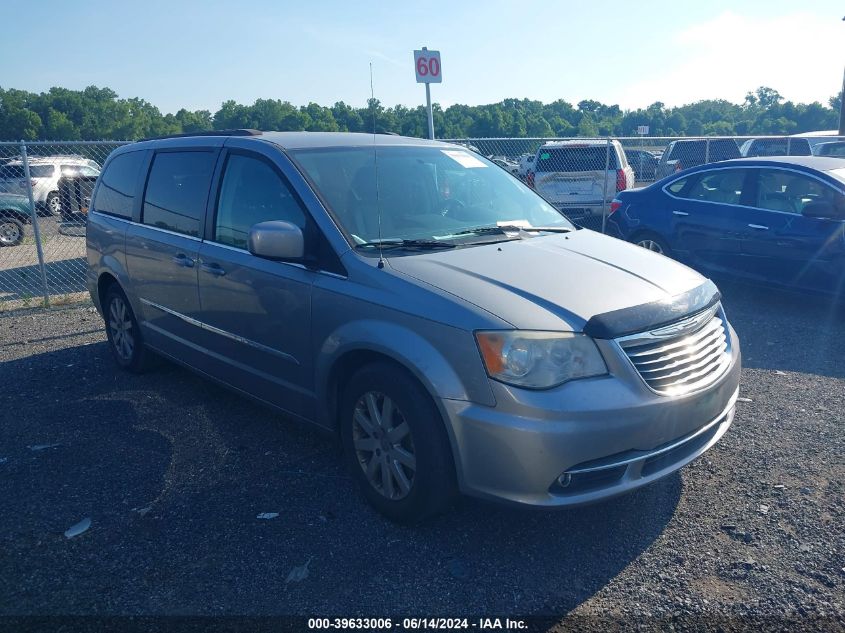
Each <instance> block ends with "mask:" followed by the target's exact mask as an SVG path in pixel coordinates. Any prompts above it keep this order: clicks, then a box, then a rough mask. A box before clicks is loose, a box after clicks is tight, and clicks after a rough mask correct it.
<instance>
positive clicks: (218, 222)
mask: <svg viewBox="0 0 845 633" xmlns="http://www.w3.org/2000/svg"><path fill="white" fill-rule="evenodd" d="M267 220H284V221H286V222H291V223H293V224H295V225H296V226H298V227H299V228H301V229H304V228H305V212H304V211H303V210H302V207H301V206H300V204H299V200H298V199H297V197H296V196H295V195H294V193H293V191H292V190H291V189H290V187H289V185H288V184H287V182H285V181H284V180H283V179H282V178H280V177H279V175H278V174H277V173H276V171H275V170H274V169H273V168H272V167H271V166H270V165H269V164H268V163H265V162H264V161H263V160H260V159H258V158H250V157H249V156H242V155H239V154H231V155H230V156H229V158H228V159H227V160H226V170H225V172H224V173H223V182H222V184H221V185H220V200H219V202H218V203H217V217H216V219H215V222H214V239H215V240H216V241H217V242H220V243H221V244H228V245H230V246H236V247H238V248H246V247H247V238H248V237H249V229H250V228H251V227H252V225H253V224H258V223H259V222H265V221H267Z"/></svg>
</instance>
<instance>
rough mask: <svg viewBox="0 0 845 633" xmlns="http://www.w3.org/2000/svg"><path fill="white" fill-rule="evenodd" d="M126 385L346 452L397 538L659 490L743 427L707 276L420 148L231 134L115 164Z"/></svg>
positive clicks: (450, 148) (107, 177) (115, 309)
mask: <svg viewBox="0 0 845 633" xmlns="http://www.w3.org/2000/svg"><path fill="white" fill-rule="evenodd" d="M87 246H88V285H89V289H90V292H91V297H92V298H93V300H94V303H95V305H96V306H97V308H98V309H99V310H100V312H101V313H102V314H103V316H104V319H105V323H106V328H107V334H108V340H109V344H110V348H111V350H112V352H113V355H114V358H115V359H116V361H117V363H118V364H119V365H120V366H122V367H124V368H126V369H128V370H130V371H141V370H142V369H144V368H145V367H147V365H148V362H149V360H150V357H151V353H155V354H157V355H161V356H165V357H167V358H170V359H172V360H174V361H176V362H178V363H181V364H183V365H186V366H187V367H190V368H191V369H193V370H194V371H197V372H199V373H201V374H203V375H205V376H207V377H209V378H212V379H214V380H216V381H217V382H219V383H220V384H222V385H225V386H226V387H229V388H231V389H234V390H236V391H239V392H241V393H243V394H246V395H249V396H251V397H252V398H255V399H257V400H259V401H261V402H264V403H266V404H268V405H270V406H271V407H275V408H276V409H279V410H283V411H285V412H286V413H288V414H291V415H293V416H295V417H298V418H301V419H302V420H305V421H308V422H311V423H314V424H316V425H318V426H320V427H323V428H326V429H330V430H332V431H335V432H336V433H338V434H339V437H340V438H341V440H342V443H343V446H344V449H345V456H346V459H347V460H348V463H349V467H350V468H351V472H352V473H354V477H355V478H356V479H357V480H358V482H359V483H360V485H361V488H362V490H363V491H364V494H365V495H366V497H367V498H368V499H369V500H370V502H371V503H372V504H373V505H375V506H376V507H377V508H378V509H379V510H380V511H381V512H383V513H384V514H386V515H387V516H389V517H391V518H393V519H395V520H401V521H414V520H418V519H420V518H422V517H424V516H427V515H430V514H432V513H435V512H438V511H440V510H443V509H444V508H446V507H447V506H448V504H449V503H450V501H451V500H452V499H453V497H454V493H456V492H457V491H461V492H463V493H466V494H470V495H475V496H479V497H484V498H488V499H497V500H506V501H510V502H514V503H518V504H527V505H533V506H547V507H557V506H568V505H573V504H581V503H586V502H592V501H596V500H600V499H604V498H607V497H610V496H613V495H616V494H619V493H623V492H627V491H630V490H633V489H635V488H638V487H640V486H642V485H645V484H648V483H650V482H652V481H655V480H656V479H659V478H661V477H664V476H666V475H668V474H669V473H672V472H674V471H675V470H677V469H678V468H680V467H681V466H683V465H684V464H687V463H688V462H690V461H692V460H693V459H695V458H696V457H698V456H699V455H701V454H702V453H703V452H704V451H706V450H707V449H708V448H710V447H711V446H713V444H715V443H716V442H717V441H718V440H719V438H720V437H721V436H722V435H723V434H724V433H725V432H726V431H727V429H728V427H729V426H730V424H731V422H732V420H733V415H734V403H735V401H736V397H737V390H738V386H739V373H740V350H739V342H738V341H737V338H736V334H735V333H734V331H733V329H732V328H731V327H730V325H729V324H728V322H727V319H726V317H725V312H724V310H723V308H722V305H721V303H720V296H719V292H718V290H717V289H716V287H715V286H714V285H713V284H712V283H711V282H710V281H708V280H707V279H705V278H703V277H702V276H700V275H699V274H698V273H696V272H694V271H692V270H691V269H689V268H687V267H685V266H683V265H681V264H679V263H677V262H674V261H672V260H670V259H668V258H666V257H663V256H660V255H657V254H654V253H650V252H648V251H646V250H645V249H642V248H639V247H637V246H635V245H633V244H627V243H625V242H622V241H619V240H616V239H613V238H610V237H607V236H604V235H600V234H598V233H594V232H592V231H589V230H583V229H577V228H576V227H574V226H573V225H572V224H571V223H570V222H569V221H568V220H567V219H566V218H565V217H564V216H563V215H562V214H561V213H560V212H559V211H558V210H556V209H555V208H553V207H552V206H551V205H550V204H548V203H547V202H545V201H544V200H543V199H542V198H541V197H540V196H538V195H537V194H536V193H534V192H533V191H532V190H531V189H530V188H528V187H527V186H525V185H524V184H523V183H521V182H520V181H519V180H518V179H516V178H514V177H513V176H511V175H509V174H507V173H506V172H504V171H503V170H501V169H498V168H497V167H496V166H494V165H493V164H492V163H491V162H489V161H488V160H487V159H485V158H483V157H482V156H479V155H477V154H474V153H472V152H470V151H468V150H466V149H465V148H462V147H458V146H455V145H448V144H445V143H438V142H434V141H425V140H420V139H411V138H402V137H395V136H387V135H385V136H380V135H379V136H374V135H366V134H334V133H307V132H286V133H278V132H270V133H259V132H254V131H246V130H242V131H232V132H229V133H223V132H217V133H215V135H196V136H189V137H179V138H167V139H159V140H151V141H145V142H140V143H135V144H132V145H127V146H124V147H121V148H119V149H117V150H115V151H114V152H113V153H112V155H111V156H110V158H109V160H108V161H107V163H106V165H105V167H104V171H103V174H102V175H101V177H100V179H99V180H98V182H97V185H96V188H95V191H94V194H93V199H92V202H91V210H90V212H89V218H88V230H87Z"/></svg>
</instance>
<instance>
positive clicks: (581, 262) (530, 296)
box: [388, 230, 706, 332]
mask: <svg viewBox="0 0 845 633" xmlns="http://www.w3.org/2000/svg"><path fill="white" fill-rule="evenodd" d="M388 263H389V265H390V267H391V268H392V269H394V270H396V271H398V272H400V273H403V274H405V275H408V276H410V277H413V278H414V279H416V280H418V281H421V282H423V283H426V284H430V285H432V286H435V287H437V288H439V289H441V290H443V291H445V292H448V293H450V294H452V295H455V296H456V297H459V298H461V299H463V300H465V301H468V302H470V303H472V304H475V305H477V306H479V307H481V308H483V309H484V310H486V311H488V312H490V313H492V314H495V315H496V316H498V317H499V318H501V319H503V320H505V321H507V322H508V323H510V324H511V325H513V326H514V327H515V328H519V329H526V330H569V331H575V332H578V331H582V330H583V329H584V326H585V324H586V323H587V321H589V320H590V319H591V318H592V317H594V316H597V315H603V314H606V313H609V312H617V311H620V310H621V311H624V309H625V308H631V307H633V306H641V305H643V304H660V303H661V302H664V303H665V302H666V300H667V299H669V298H670V297H675V296H677V295H680V294H682V293H686V292H688V291H689V290H691V289H693V288H696V287H699V286H701V285H702V284H704V283H706V280H705V278H704V277H702V276H701V275H699V274H698V273H697V272H695V271H693V270H692V269H690V268H687V267H686V266H684V265H682V264H679V263H678V262H676V261H674V260H671V259H669V258H667V257H663V256H662V255H657V254H655V253H652V252H650V251H647V250H646V249H644V248H640V247H639V246H635V245H633V244H629V243H627V242H623V241H621V240H617V239H615V238H612V237H608V236H606V235H601V234H599V233H595V232H593V231H588V230H579V231H573V232H572V233H565V234H555V235H541V236H536V237H526V238H525V239H522V240H514V241H511V242H500V243H497V244H486V245H483V246H473V247H469V248H458V249H455V250H451V251H436V252H430V253H429V252H427V253H422V254H419V255H409V256H404V257H392V258H390V259H389V260H388Z"/></svg>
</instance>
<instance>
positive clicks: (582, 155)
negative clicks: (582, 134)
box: [536, 145, 619, 172]
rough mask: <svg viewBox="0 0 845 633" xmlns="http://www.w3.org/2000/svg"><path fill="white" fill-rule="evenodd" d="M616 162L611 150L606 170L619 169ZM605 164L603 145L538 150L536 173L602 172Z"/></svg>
mask: <svg viewBox="0 0 845 633" xmlns="http://www.w3.org/2000/svg"><path fill="white" fill-rule="evenodd" d="M616 160H617V159H616V151H615V150H614V149H613V148H611V150H610V164H609V166H608V169H619V165H617V162H616ZM607 163H608V151H607V147H606V146H605V145H596V146H588V147H583V146H581V147H578V146H576V145H572V146H568V147H567V146H563V147H547V148H541V149H540V152H539V154H538V156H537V166H536V171H538V172H545V171H576V172H577V171H604V167H605V165H606V164H607Z"/></svg>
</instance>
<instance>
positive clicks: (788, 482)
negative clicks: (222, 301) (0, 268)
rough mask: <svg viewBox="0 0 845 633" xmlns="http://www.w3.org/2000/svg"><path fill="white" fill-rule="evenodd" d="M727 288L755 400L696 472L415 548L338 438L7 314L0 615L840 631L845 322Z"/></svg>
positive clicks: (443, 521) (2, 336) (61, 315)
mask: <svg viewBox="0 0 845 633" xmlns="http://www.w3.org/2000/svg"><path fill="white" fill-rule="evenodd" d="M720 285H721V286H722V289H723V291H724V294H725V300H724V303H725V306H726V310H727V313H728V317H729V318H730V319H731V320H732V322H733V324H734V327H735V328H736V329H737V331H738V332H739V335H740V339H741V341H742V345H743V354H744V365H745V368H744V370H743V387H742V393H741V396H742V398H744V399H748V400H744V401H741V402H740V403H739V405H738V413H737V416H736V420H735V422H734V425H733V428H732V429H731V430H730V431H729V432H728V434H727V435H726V436H725V438H724V439H723V440H722V441H721V442H720V443H719V444H718V445H717V446H716V447H715V448H714V449H712V450H711V451H710V452H709V453H708V454H706V455H705V456H704V457H703V458H702V459H700V460H698V461H697V462H694V463H693V464H692V465H690V466H688V467H687V468H685V469H683V470H682V471H681V472H680V473H677V474H675V475H674V476H671V477H669V478H667V479H665V480H663V481H661V482H659V483H657V484H655V485H652V486H650V487H648V488H646V489H643V490H640V491H638V492H636V493H634V494H631V495H629V496H626V497H623V498H619V499H616V500H613V501H610V502H606V503H603V504H599V505H594V506H590V507H586V508H580V509H573V510H565V511H557V512H551V513H546V512H537V511H530V510H521V509H513V508H508V507H501V506H497V505H491V504H488V503H484V502H480V501H474V500H466V501H464V502H462V503H461V504H460V506H459V507H458V508H456V509H455V511H453V512H452V513H451V514H449V515H447V516H444V517H441V518H439V519H436V520H434V521H432V522H430V523H427V524H425V525H423V526H419V527H416V528H407V527H398V526H395V525H392V524H390V523H388V522H386V521H385V520H383V519H382V518H381V517H380V516H378V515H377V514H375V512H374V511H372V510H370V508H369V507H368V506H367V505H366V504H365V503H364V501H363V500H362V498H361V497H360V496H359V495H358V493H357V492H356V490H355V488H354V487H353V485H352V481H351V480H350V478H349V477H348V476H347V475H346V473H345V472H344V470H343V468H342V466H341V465H340V461H339V459H338V449H337V447H336V445H335V443H334V442H333V440H332V438H330V437H326V436H324V435H321V434H318V433H316V432H315V431H313V430H311V429H309V428H306V427H304V426H300V425H298V424H297V423H295V422H292V421H289V420H285V419H283V418H280V417H279V416H277V415H275V414H273V413H271V412H268V411H266V410H264V409H262V408H260V407H258V406H257V405H254V404H252V403H251V402H248V401H246V400H243V399H241V398H239V397H237V396H235V395H233V394H230V393H228V392H226V391H224V390H222V389H221V388H219V387H217V386H215V385H213V384H211V383H208V382H205V381H203V380H201V379H199V378H198V377H196V376H194V375H193V374H191V373H190V372H188V371H186V370H183V369H180V368H177V367H173V366H170V365H164V366H162V367H161V368H160V369H158V370H157V371H156V372H154V373H151V374H147V375H144V376H141V377H136V376H129V375H126V374H123V373H118V372H117V371H116V370H115V366H114V365H113V364H112V362H111V359H110V358H109V356H108V350H107V348H106V343H105V335H104V332H103V330H102V327H101V321H100V319H99V316H98V315H97V314H96V313H95V312H94V311H93V308H91V307H90V306H87V305H85V306H81V307H72V308H65V309H61V310H52V311H47V312H45V311H13V312H8V313H5V314H2V315H0V361H2V364H0V379H2V384H3V385H5V386H6V388H7V391H6V393H5V394H4V395H3V399H2V401H3V407H2V418H3V423H2V424H0V482H2V486H1V488H2V494H0V552H2V554H0V615H6V616H9V615H27V614H65V615H66V614H77V615H115V614H134V615H156V614H171V615H172V614H176V615H195V614H204V615H220V614H229V615H241V614H248V615H262V616H263V615H278V614H302V615H309V616H329V615H338V616H353V615H366V616H385V615H394V616H395V615H406V616H431V615H443V616H455V615H473V616H479V615H480V616H495V615H499V616H504V615H519V616H527V615H532V614H533V615H546V616H550V618H551V620H550V622H554V621H557V620H560V621H561V624H559V625H556V626H560V627H561V628H564V627H570V628H581V629H584V628H586V629H596V630H605V629H606V628H608V627H609V626H611V625H624V624H627V625H629V626H633V624H634V623H636V622H640V623H642V624H645V625H650V626H655V627H664V626H669V624H670V620H673V623H674V626H675V627H676V628H679V629H683V628H695V629H698V628H704V627H710V628H712V629H713V630H716V629H717V628H721V629H722V630H730V629H740V628H745V627H751V626H754V627H756V628H757V629H758V630H760V629H767V628H783V629H784V630H785V629H787V628H789V627H791V626H792V625H790V624H788V622H787V621H786V620H785V619H784V618H793V619H794V620H795V621H797V620H798V619H806V618H824V619H822V620H813V621H811V623H810V624H808V627H809V628H811V629H813V628H815V629H819V630H821V629H824V630H845V501H843V497H845V484H843V481H845V477H843V475H845V457H843V455H845V422H843V413H842V412H843V410H845V361H843V360H842V359H843V358H845V310H843V309H842V308H832V307H831V305H830V304H829V303H827V302H825V301H821V300H808V299H806V298H797V297H795V296H791V295H787V294H781V293H778V292H773V291H770V290H762V289H755V288H752V287H748V286H739V285H729V284H726V283H722V284H720ZM263 512H277V513H279V514H278V517H276V518H273V519H269V520H261V519H257V518H256V517H257V515H258V514H259V513H263ZM86 517H88V518H90V519H91V526H90V529H88V530H87V531H86V532H85V533H84V534H82V535H80V536H77V537H76V538H73V539H67V538H65V536H64V532H65V530H67V529H68V528H69V527H71V526H73V525H74V524H76V523H78V522H79V521H80V520H82V519H84V518H86ZM297 567H299V568H301V569H299V570H296V569H295V568H297ZM297 571H298V572H299V573H298V574H297V573H296V572H297ZM306 571H307V574H306V573H305V572H306ZM292 572H293V574H292ZM2 628H3V626H2V620H1V619H0V629H2Z"/></svg>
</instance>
